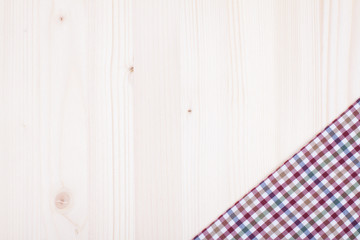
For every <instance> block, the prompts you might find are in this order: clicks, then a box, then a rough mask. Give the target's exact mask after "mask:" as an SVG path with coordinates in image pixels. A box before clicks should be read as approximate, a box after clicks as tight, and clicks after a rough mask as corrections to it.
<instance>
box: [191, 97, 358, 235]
mask: <svg viewBox="0 0 360 240" xmlns="http://www.w3.org/2000/svg"><path fill="white" fill-rule="evenodd" d="M194 239H196V240H200V239H258V240H263V239H317V240H318V239H360V99H359V100H357V101H356V102H355V103H354V104H353V105H352V106H350V107H349V108H348V110H346V111H345V112H344V113H343V114H342V115H341V116H340V117H339V118H337V119H336V120H335V121H334V122H332V123H331V124H330V125H329V126H328V127H326V128H325V129H324V130H323V131H322V132H321V133H319V134H318V135H317V136H316V137H315V138H314V139H313V140H311V141H310V142H309V143H308V144H307V145H306V146H305V147H303V148H302V149H301V150H300V151H299V152H298V153H297V154H295V155H294V156H293V157H292V158H291V159H289V160H288V161H286V162H285V163H284V164H283V165H282V166H281V167H280V168H278V169H277V170H276V171H275V172H274V173H272V174H271V175H270V176H269V177H267V178H266V179H265V180H264V181H262V182H261V183H260V184H259V185H258V186H257V187H256V188H254V189H253V190H251V191H250V192H249V193H248V194H247V195H245V197H243V198H242V199H241V200H240V201H239V202H237V203H236V204H235V205H234V206H233V207H231V208H230V209H229V210H227V211H226V212H225V213H224V214H223V215H221V216H220V217H219V218H218V219H217V220H216V221H215V222H213V223H212V224H211V225H210V226H209V227H207V228H206V229H204V230H203V231H202V232H201V233H200V234H199V235H198V236H196V237H195V238H194Z"/></svg>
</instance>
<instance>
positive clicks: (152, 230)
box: [0, 0, 360, 240]
mask: <svg viewBox="0 0 360 240" xmlns="http://www.w3.org/2000/svg"><path fill="white" fill-rule="evenodd" d="M0 11H1V14H0V179H1V181H0V191H1V195H0V238H1V239H4V240H20V239H26V240H63V239H64V240H70V239H79V240H80V239H81V240H83V239H92V240H95V239H96V240H115V239H117V240H118V239H120V240H133V239H136V240H170V239H171V240H182V239H191V237H194V236H195V235H196V234H197V233H198V232H199V231H201V230H202V229H203V228H204V227H206V226H207V225H208V224H209V223H210V222H212V221H213V220H215V218H216V217H217V216H219V215H220V214H221V213H223V212H224V211H225V210H226V209H227V208H229V207H230V206H231V205H232V204H233V203H234V202H236V201H237V200H238V199H240V198H241V197H242V196H243V195H244V194H245V193H246V192H247V191H249V190H250V189H251V188H253V187H254V186H256V184H257V183H259V181H261V180H262V179H264V178H265V177H266V176H267V175H268V174H270V173H271V172H272V171H274V170H275V169H276V168H277V167H278V166H279V165H281V163H283V162H284V161H285V160H287V158H289V157H290V156H292V154H294V153H295V152H296V151H297V150H299V148H300V147H301V146H302V145H304V144H305V143H306V142H307V141H308V140H310V139H311V138H312V137H314V135H315V134H316V133H317V132H319V131H320V130H322V129H323V128H324V127H325V126H326V125H327V124H328V123H330V122H331V121H332V120H333V119H334V118H335V117H336V116H338V115H339V114H340V113H341V112H342V111H344V110H345V109H346V108H347V107H348V105H350V104H351V103H353V102H354V101H355V100H356V99H357V98H358V97H360V67H359V66H360V0H353V1H351V0H343V1H335V0H323V1H319V0H315V1H314V0H271V1H270V0H269V1H254V0H51V1H49V0H0Z"/></svg>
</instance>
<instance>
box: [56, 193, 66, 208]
mask: <svg viewBox="0 0 360 240" xmlns="http://www.w3.org/2000/svg"><path fill="white" fill-rule="evenodd" d="M69 205H70V195H69V193H67V192H60V193H58V194H57V195H56V197H55V206H56V208H57V209H60V210H62V209H65V208H66V207H68V206H69Z"/></svg>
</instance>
